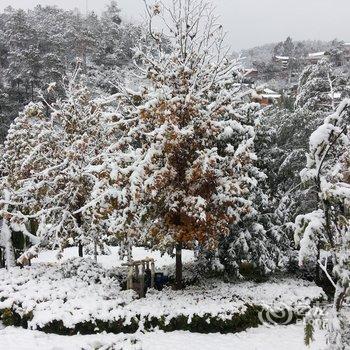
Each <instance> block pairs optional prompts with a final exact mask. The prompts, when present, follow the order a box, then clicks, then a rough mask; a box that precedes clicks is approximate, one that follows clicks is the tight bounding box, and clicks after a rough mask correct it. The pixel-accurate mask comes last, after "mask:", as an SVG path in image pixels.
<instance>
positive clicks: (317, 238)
mask: <svg viewBox="0 0 350 350" xmlns="http://www.w3.org/2000/svg"><path fill="white" fill-rule="evenodd" d="M349 122H350V100H348V99H346V100H344V101H343V102H342V103H341V104H340V105H339V107H338V109H337V110H336V112H335V113H333V114H331V115H330V116H328V117H327V118H326V119H325V121H324V124H322V125H321V126H320V127H319V128H318V129H317V130H316V131H315V132H314V133H313V134H312V135H311V137H310V152H309V154H308V156H307V166H306V168H305V169H304V170H303V171H302V172H301V177H302V180H303V181H304V182H305V183H309V184H310V186H312V187H313V188H314V190H316V191H317V192H318V197H319V208H318V209H317V210H315V211H313V212H311V213H308V214H304V215H299V216H298V217H297V218H296V222H295V229H296V230H295V239H296V242H297V244H299V245H300V252H299V262H300V264H303V263H305V262H306V261H307V260H309V259H313V260H316V261H317V263H318V264H319V266H320V267H321V269H322V271H323V272H324V273H325V275H326V276H327V278H328V279H329V280H330V282H331V283H332V285H333V286H334V288H335V294H334V308H333V313H332V315H333V316H334V318H333V319H332V318H328V319H325V320H323V321H324V322H325V323H326V326H327V328H328V329H329V334H328V335H329V337H328V338H329V339H328V340H329V343H330V345H331V348H332V349H346V348H347V346H349V345H350V337H349V333H348V329H349V328H348V327H349V323H348V320H346V316H344V314H343V313H342V306H343V305H344V302H345V299H346V298H347V297H349V296H350V211H349V203H350V183H349V180H350V178H349V174H350V171H349V165H350V162H349V159H350V154H349V142H350V140H349V131H350V130H349V125H350V124H349ZM328 263H330V265H331V266H332V267H333V268H332V271H328V270H327V269H329V264H328Z"/></svg>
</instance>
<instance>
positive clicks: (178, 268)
mask: <svg viewBox="0 0 350 350" xmlns="http://www.w3.org/2000/svg"><path fill="white" fill-rule="evenodd" d="M175 287H176V289H182V288H183V284H182V243H178V244H177V245H176V279H175Z"/></svg>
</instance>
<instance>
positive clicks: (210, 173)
mask: <svg viewBox="0 0 350 350" xmlns="http://www.w3.org/2000/svg"><path fill="white" fill-rule="evenodd" d="M147 10H148V13H149V16H150V22H149V28H150V36H151V38H152V43H153V45H151V43H149V47H142V48H141V49H140V50H138V52H137V55H136V63H137V64H138V67H139V71H140V75H142V76H143V77H144V78H145V79H146V84H144V86H142V87H141V89H140V91H138V92H135V91H132V90H130V89H128V88H123V89H121V91H120V93H119V94H117V99H118V102H119V110H118V111H117V113H116V118H115V128H116V133H117V134H118V135H119V140H118V142H117V143H116V145H115V146H114V150H113V151H112V150H111V151H110V152H111V153H110V155H109V160H108V166H110V168H111V174H110V176H111V183H112V185H113V189H114V191H113V192H112V191H109V192H108V193H110V194H111V193H113V195H111V197H112V201H111V202H110V203H113V204H109V206H110V207H112V206H114V208H113V209H114V210H112V211H111V214H110V221H111V222H112V226H110V229H111V230H112V231H113V232H115V233H116V234H117V235H119V237H120V238H121V239H122V241H124V242H125V245H126V246H128V247H130V246H131V245H132V244H133V243H134V242H146V243H148V244H151V245H152V246H153V247H157V248H159V249H162V250H166V249H167V250H169V251H171V252H173V250H174V248H176V283H177V286H178V287H181V285H182V262H181V261H182V260H181V249H182V248H183V247H193V246H194V245H195V244H197V243H198V244H199V245H201V246H202V247H203V249H204V248H205V249H216V248H217V245H218V241H219V239H220V237H222V236H225V235H228V234H229V233H230V226H231V225H233V224H236V223H238V222H240V221H241V220H242V219H243V218H244V217H247V216H250V215H252V213H254V208H253V203H252V201H251V198H250V194H251V191H252V190H253V188H254V187H255V186H256V185H257V180H256V176H257V174H256V173H257V172H258V171H257V170H256V168H255V166H254V162H255V160H256V156H255V153H254V137H255V131H254V127H253V126H252V125H251V124H250V122H247V117H246V115H245V114H244V113H240V110H239V108H238V106H239V105H240V103H241V102H242V101H241V98H240V95H239V91H240V89H241V84H240V83H239V79H238V78H237V69H236V68H237V67H236V66H237V62H236V61H234V60H232V59H231V58H230V56H229V55H228V53H227V51H226V50H225V48H224V35H223V30H222V27H221V25H218V24H217V23H216V21H215V18H214V17H213V14H212V9H211V7H210V6H209V5H208V4H207V3H203V2H201V1H192V0H191V1H190V0H185V1H179V0H173V2H172V5H171V8H167V7H165V6H164V5H160V4H155V5H154V6H150V7H148V6H147ZM170 13H171V14H172V15H171V16H169V14H170ZM157 18H160V19H162V20H164V21H165V22H166V23H167V26H166V27H167V28H168V33H167V34H166V37H168V38H169V40H170V42H171V43H172V44H173V48H172V50H170V52H169V50H167V49H164V47H163V41H162V36H161V35H160V34H158V33H156V32H155V31H154V29H153V23H154V22H153V20H155V19H157ZM106 156H107V155H106ZM107 158H108V156H107ZM96 195H99V194H98V193H97V194H96ZM111 209H112V208H111Z"/></svg>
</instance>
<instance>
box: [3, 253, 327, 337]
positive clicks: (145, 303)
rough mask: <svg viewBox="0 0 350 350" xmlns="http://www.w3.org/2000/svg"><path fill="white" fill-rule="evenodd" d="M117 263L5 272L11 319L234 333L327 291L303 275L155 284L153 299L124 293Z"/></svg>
mask: <svg viewBox="0 0 350 350" xmlns="http://www.w3.org/2000/svg"><path fill="white" fill-rule="evenodd" d="M117 272H118V271H116V269H110V270H108V269H105V268H103V267H102V266H100V265H98V264H96V263H94V262H93V261H92V260H90V259H80V258H75V259H70V260H67V261H65V262H63V263H61V264H45V263H42V264H37V265H35V266H32V267H27V268H23V269H20V268H18V267H16V268H13V269H11V270H10V271H6V270H5V269H2V270H0V310H1V311H0V313H1V314H2V319H3V322H4V323H7V324H11V323H12V324H16V325H22V326H24V327H29V328H32V329H42V330H45V331H47V332H55V333H63V334H72V333H77V332H80V333H96V332H100V331H103V330H106V331H109V332H115V333H118V332H134V331H136V330H137V329H143V328H144V329H152V328H155V327H159V328H160V329H163V330H165V331H172V330H193V331H202V332H218V331H220V332H233V331H237V330H242V329H245V328H248V327H251V326H257V325H258V324H259V323H260V320H259V317H258V314H259V312H260V311H261V310H263V309H268V308H270V307H273V306H274V305H275V306H279V307H281V306H282V308H286V309H290V310H291V312H292V313H293V314H295V316H298V315H299V313H300V312H299V311H300V310H299V308H300V306H303V307H308V306H309V305H310V304H311V303H312V302H313V301H315V300H316V299H320V298H322V297H324V294H323V292H322V290H321V289H320V288H318V287H316V286H315V285H313V284H311V283H309V282H305V281H301V280H295V279H283V280H278V281H277V280H276V281H269V282H267V283H260V284H257V283H254V282H240V283H235V284H233V283H224V282H222V281H219V280H206V281H202V282H201V283H200V284H199V285H193V286H189V287H188V288H186V289H185V290H182V291H174V290H172V289H170V288H165V289H164V290H163V291H155V290H150V291H149V292H148V294H147V297H146V298H145V299H138V298H137V297H136V294H135V293H134V292H132V291H123V290H121V288H120V284H119V281H118V277H117V275H118V273H117Z"/></svg>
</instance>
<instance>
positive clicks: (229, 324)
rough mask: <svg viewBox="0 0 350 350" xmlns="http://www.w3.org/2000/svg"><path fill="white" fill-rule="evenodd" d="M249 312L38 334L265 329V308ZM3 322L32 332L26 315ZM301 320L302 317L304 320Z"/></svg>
mask: <svg viewBox="0 0 350 350" xmlns="http://www.w3.org/2000/svg"><path fill="white" fill-rule="evenodd" d="M246 306H247V309H246V312H245V313H243V314H241V313H236V314H233V315H232V317H230V318H228V319H226V320H224V319H221V318H219V317H217V316H214V317H213V316H211V315H210V314H205V315H203V316H199V315H193V316H192V318H191V320H190V321H189V317H188V316H186V315H179V316H177V317H174V318H172V319H171V320H170V321H169V322H168V323H166V322H165V316H162V317H161V318H155V317H151V318H144V319H142V320H141V319H140V316H139V315H137V316H135V317H134V318H132V320H131V322H130V323H129V324H125V320H124V319H120V320H116V321H111V322H105V321H100V320H96V321H94V322H92V321H91V322H84V323H78V324H76V326H75V327H74V329H71V328H67V327H65V326H64V324H63V322H62V321H54V322H51V323H49V324H47V325H45V326H44V327H42V328H39V329H38V330H40V331H43V332H45V333H55V334H60V335H74V334H78V333H79V334H95V333H100V332H103V331H106V332H108V333H116V334H118V333H135V332H136V331H137V330H138V328H139V326H140V323H143V326H144V329H145V330H146V331H152V330H153V329H155V328H159V329H160V330H163V331H164V332H173V331H180V330H181V331H190V332H196V333H223V334H225V333H236V332H241V331H244V330H246V329H247V328H251V327H258V326H259V325H261V322H260V320H259V313H260V312H262V311H263V309H262V307H261V306H252V305H246ZM0 315H1V319H2V322H3V324H4V325H5V326H17V327H23V328H28V321H30V319H31V318H32V315H31V314H29V315H25V316H23V317H20V315H18V314H17V313H15V312H13V310H11V309H5V310H1V311H0ZM300 317H301V316H300ZM296 319H297V317H294V318H293V320H292V322H295V321H296ZM283 321H284V320H283V319H282V320H276V322H277V323H278V322H280V323H283Z"/></svg>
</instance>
